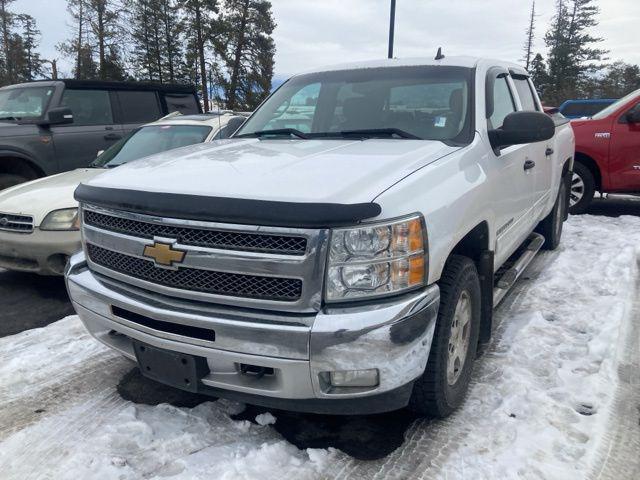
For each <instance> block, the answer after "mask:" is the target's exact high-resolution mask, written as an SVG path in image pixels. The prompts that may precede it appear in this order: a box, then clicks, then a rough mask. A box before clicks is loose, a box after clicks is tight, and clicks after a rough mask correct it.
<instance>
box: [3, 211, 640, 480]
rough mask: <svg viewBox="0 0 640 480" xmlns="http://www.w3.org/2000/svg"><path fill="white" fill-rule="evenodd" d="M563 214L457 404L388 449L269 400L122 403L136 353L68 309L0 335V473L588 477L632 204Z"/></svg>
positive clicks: (629, 249)
mask: <svg viewBox="0 0 640 480" xmlns="http://www.w3.org/2000/svg"><path fill="white" fill-rule="evenodd" d="M565 228H566V230H565V236H564V238H563V242H562V244H561V248H560V250H559V251H557V252H551V253H545V254H542V255H541V256H540V257H539V258H538V259H537V260H536V261H535V262H534V264H533V265H532V267H531V270H530V271H529V272H527V273H525V277H527V276H528V277H529V279H528V278H524V279H522V280H521V281H519V283H518V284H517V286H516V288H515V291H514V292H513V293H512V294H511V295H509V296H508V297H507V298H506V299H505V302H504V305H502V306H501V307H500V308H499V309H498V310H497V311H496V321H497V322H498V323H499V327H498V329H497V332H496V335H495V338H494V341H493V342H492V344H491V345H490V346H489V347H488V348H487V351H486V352H485V353H484V355H483V356H482V357H481V358H480V359H479V361H478V362H477V368H476V371H475V374H474V383H473V385H472V388H471V391H470V395H469V397H468V399H467V401H466V403H465V405H464V406H463V408H462V409H461V410H460V411H459V412H457V413H456V414H455V415H454V416H453V417H451V418H450V419H448V420H445V421H433V420H419V421H417V422H415V423H414V424H413V425H412V426H411V427H410V428H409V429H408V430H407V432H406V441H405V443H404V444H403V445H402V446H401V447H400V448H398V449H397V450H396V451H394V452H393V453H391V454H390V455H388V456H387V457H385V458H382V459H380V460H375V461H368V462H360V461H357V460H355V459H352V458H350V457H348V456H347V455H346V454H344V453H342V452H340V451H337V450H335V449H333V448H326V449H306V450H300V449H298V448H296V447H295V446H293V445H291V444H289V443H288V442H286V441H285V440H283V439H282V437H281V436H280V435H279V434H278V433H277V432H276V431H275V430H274V429H273V428H272V427H271V426H270V425H271V424H273V423H274V422H275V421H276V419H275V417H274V416H273V415H272V414H270V413H262V414H260V415H257V416H256V418H255V420H256V423H252V422H249V421H246V420H243V421H238V420H233V419H232V416H233V415H234V414H237V413H239V412H240V411H242V408H243V406H242V405H240V404H237V403H234V402H228V401H224V400H219V401H217V402H206V403H203V404H200V405H198V406H197V407H195V408H193V409H189V408H176V407H173V406H170V405H167V404H162V405H158V406H148V405H138V404H133V403H131V402H128V401H126V400H124V399H123V398H121V397H120V396H119V395H118V393H117V392H116V390H115V385H116V384H117V383H118V381H119V380H120V378H121V377H122V375H123V374H124V373H126V372H127V371H129V370H130V369H131V366H132V365H131V363H129V362H128V361H125V360H123V359H122V358H120V357H118V356H117V355H115V354H113V353H112V352H110V351H108V350H106V349H105V348H104V347H102V346H100V345H99V344H98V343H97V342H95V341H93V340H92V339H90V338H89V336H88V335H87V334H86V332H84V330H83V328H82V326H81V325H80V322H79V320H78V319H77V318H76V317H70V318H67V319H65V320H62V321H60V322H57V323H56V324H53V325H51V326H49V327H46V328H44V329H37V330H31V331H27V332H23V333H21V334H18V335H14V336H12V337H6V338H4V339H0V360H1V361H0V472H1V475H0V476H1V477H2V478H3V480H4V479H8V480H9V479H16V480H17V479H23V478H55V479H76V478H92V479H111V478H118V479H123V480H127V479H137V478H157V479H160V478H176V479H185V480H186V479H210V478H221V479H237V478H241V479H242V478H246V479H254V478H255V479H261V480H265V479H272V478H273V479H278V480H280V479H281V478H295V479H314V478H334V477H335V478H407V477H411V476H415V477H422V478H446V479H451V478H473V479H495V478H501V479H503V478H504V479H516V478H518V479H534V478H535V479H537V478H545V479H562V480H565V479H574V478H575V479H578V478H584V477H585V476H587V474H588V472H589V471H590V469H591V468H593V466H594V465H593V463H594V462H596V461H597V452H598V449H599V448H602V445H601V441H602V438H603V437H604V436H605V435H604V433H605V431H606V429H607V426H608V424H609V423H610V419H609V418H608V417H609V415H610V413H611V405H612V396H613V394H614V392H615V390H616V387H617V382H618V377H617V355H618V349H619V345H618V341H619V337H620V338H622V337H624V329H625V325H627V324H628V323H629V320H630V315H629V310H630V308H631V304H632V300H633V296H634V294H635V289H636V288H637V287H636V282H637V279H638V272H637V259H638V246H640V218H635V217H621V218H617V219H612V218H599V217H589V216H583V217H572V218H571V219H570V221H569V222H568V223H567V225H566V227H565ZM282 421H285V420H284V417H283V418H281V419H279V422H282ZM289 421H290V420H289ZM305 421H307V422H311V421H313V417H305ZM327 446H330V444H328V445H327Z"/></svg>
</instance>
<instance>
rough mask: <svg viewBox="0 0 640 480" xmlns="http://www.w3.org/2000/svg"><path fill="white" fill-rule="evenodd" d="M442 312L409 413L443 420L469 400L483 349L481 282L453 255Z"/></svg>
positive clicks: (466, 262) (470, 263) (442, 283)
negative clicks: (480, 344)
mask: <svg viewBox="0 0 640 480" xmlns="http://www.w3.org/2000/svg"><path fill="white" fill-rule="evenodd" d="M438 285H439V287H440V309H439V311H438V320H437V322H436V329H435V333H434V336H433V342H432V343H431V351H430V352H429V360H428V362H427V368H426V369H425V371H424V373H423V374H422V376H421V377H420V378H418V379H417V380H416V382H415V383H414V385H413V393H412V395H411V400H410V401H409V408H410V409H411V410H413V411H414V412H416V413H418V414H420V415H428V416H432V417H439V418H444V417H447V416H448V415H450V414H451V413H452V412H453V411H454V410H455V409H456V408H458V407H459V406H460V405H461V404H462V402H463V401H464V398H465V396H466V393H467V390H468V388H469V382H470V380H471V371H472V367H473V362H474V360H475V356H476V350H477V346H478V335H479V333H480V316H481V308H480V306H481V293H480V278H479V276H478V271H477V269H476V266H475V264H474V263H473V261H471V260H470V259H469V258H467V257H463V256H460V255H452V256H451V257H450V258H449V260H447V263H446V265H445V267H444V271H443V273H442V276H441V277H440V281H439V282H438Z"/></svg>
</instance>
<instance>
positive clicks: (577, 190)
mask: <svg viewBox="0 0 640 480" xmlns="http://www.w3.org/2000/svg"><path fill="white" fill-rule="evenodd" d="M582 197H584V181H583V180H582V177H581V176H580V175H578V174H577V173H575V172H573V176H572V177H571V193H570V195H569V206H571V207H573V206H574V205H575V204H577V203H578V202H579V201H580V200H582Z"/></svg>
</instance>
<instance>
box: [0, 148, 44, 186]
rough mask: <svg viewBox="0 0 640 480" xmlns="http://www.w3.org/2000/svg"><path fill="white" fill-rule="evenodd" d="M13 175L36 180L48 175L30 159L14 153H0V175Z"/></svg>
mask: <svg viewBox="0 0 640 480" xmlns="http://www.w3.org/2000/svg"><path fill="white" fill-rule="evenodd" d="M3 173H4V174H7V173H8V174H12V175H20V176H22V177H25V178H26V179H27V180H35V179H36V178H40V177H44V176H45V175H46V173H45V172H44V171H43V170H42V169H41V168H40V167H39V166H38V165H37V164H36V163H35V162H33V161H32V160H31V159H30V158H28V157H24V156H21V155H19V154H16V153H13V152H0V174H3Z"/></svg>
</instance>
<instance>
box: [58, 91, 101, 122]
mask: <svg viewBox="0 0 640 480" xmlns="http://www.w3.org/2000/svg"><path fill="white" fill-rule="evenodd" d="M62 105H64V106H66V107H69V108H70V109H71V112H72V113H73V124H74V125H111V124H113V112H112V111H111V101H110V100H109V92H108V91H106V90H84V89H82V90H80V89H79V90H73V89H70V88H67V89H66V90H65V91H64V93H63V95H62Z"/></svg>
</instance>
